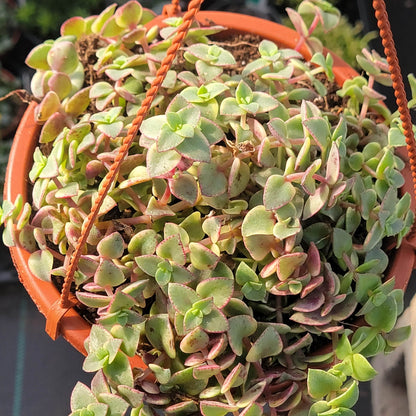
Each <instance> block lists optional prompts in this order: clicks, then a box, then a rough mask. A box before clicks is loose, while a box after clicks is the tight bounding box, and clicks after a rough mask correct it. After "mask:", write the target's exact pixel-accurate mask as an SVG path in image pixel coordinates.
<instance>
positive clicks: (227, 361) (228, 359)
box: [218, 353, 236, 371]
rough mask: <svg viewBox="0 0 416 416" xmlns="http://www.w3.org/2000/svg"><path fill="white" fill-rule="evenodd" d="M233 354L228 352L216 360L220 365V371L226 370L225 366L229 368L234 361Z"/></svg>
mask: <svg viewBox="0 0 416 416" xmlns="http://www.w3.org/2000/svg"><path fill="white" fill-rule="evenodd" d="M235 358H236V356H235V354H232V353H228V354H226V355H225V356H223V357H221V358H220V359H219V360H218V365H219V366H220V367H221V371H223V370H226V369H227V368H230V367H231V366H232V365H233V363H234V362H235Z"/></svg>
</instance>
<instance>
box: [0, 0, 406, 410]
mask: <svg viewBox="0 0 416 416" xmlns="http://www.w3.org/2000/svg"><path fill="white" fill-rule="evenodd" d="M199 3H200V2H191V4H190V9H189V11H188V13H187V14H186V15H185V17H184V19H183V21H184V23H183V25H182V26H180V29H179V30H177V27H178V24H179V23H180V22H181V21H180V20H178V18H176V17H171V18H170V19H168V20H167V21H164V19H165V17H166V16H163V17H162V16H159V17H156V18H154V19H151V18H153V17H154V16H153V15H152V13H151V12H149V11H146V10H143V9H142V8H141V6H140V5H139V4H138V3H136V2H133V1H131V2H128V3H126V4H125V5H124V6H122V7H120V8H119V9H117V10H116V6H110V7H109V8H107V9H106V10H105V11H104V12H103V13H102V14H101V15H100V16H98V17H92V18H87V19H82V18H74V19H70V20H69V21H68V22H67V23H65V24H64V25H63V28H62V34H63V37H62V38H60V39H59V40H57V41H54V42H47V43H45V44H43V45H40V46H39V47H37V48H36V49H35V50H34V51H33V52H32V53H31V55H29V57H28V64H29V65H31V66H32V67H34V68H35V69H37V74H36V75H35V77H34V80H33V81H32V88H33V93H34V95H35V96H36V97H37V102H32V104H30V106H29V107H28V109H27V111H26V113H25V115H24V117H23V118H22V121H21V123H20V125H19V128H18V131H17V133H16V137H15V141H14V144H13V148H12V151H11V154H10V160H9V166H8V172H7V177H6V186H5V195H4V196H5V200H6V201H7V202H6V203H5V205H4V206H3V216H2V217H3V222H4V223H5V225H6V231H5V234H4V240H5V242H6V244H7V245H9V246H10V250H11V254H12V257H13V261H14V263H15V266H16V269H17V271H18V273H19V277H20V279H21V281H22V283H23V285H24V286H25V288H26V290H27V291H28V293H29V294H30V296H31V297H32V299H33V300H34V302H35V303H36V305H37V307H38V309H39V310H40V312H41V313H42V314H44V315H45V316H46V318H47V332H48V333H49V334H50V335H51V336H52V337H53V338H56V336H57V335H58V334H62V335H63V336H64V337H65V338H66V339H67V340H68V341H69V342H70V343H71V344H72V345H73V346H74V347H75V348H76V349H78V350H79V351H80V352H82V353H83V354H85V355H87V358H86V361H85V364H84V369H85V370H86V371H98V373H97V376H96V377H95V379H94V380H95V382H94V383H93V387H92V391H91V390H89V388H87V387H86V386H84V385H82V384H78V385H77V386H76V388H75V390H74V393H73V400H72V402H71V403H72V410H73V414H74V415H77V414H80V412H81V411H82V409H84V408H87V409H89V410H91V409H93V408H94V409H95V410H94V412H95V411H96V412H97V413H94V414H96V415H98V414H101V413H99V412H102V411H104V410H102V409H104V408H105V409H108V408H110V409H112V406H121V407H120V408H122V409H127V407H128V406H130V407H132V408H133V409H134V410H133V412H136V413H134V414H137V415H138V414H150V413H146V412H151V410H150V409H151V408H153V407H154V408H162V407H163V408H164V409H165V410H166V414H203V415H206V416H210V415H214V414H215V415H217V414H224V415H225V414H226V413H228V412H232V413H233V414H235V415H237V414H241V415H262V414H263V412H266V407H264V408H263V406H264V404H265V403H267V404H268V406H269V410H267V411H268V412H270V414H271V415H277V414H287V413H288V412H289V413H290V415H291V416H295V415H304V414H308V411H309V409H311V410H310V412H312V413H309V414H311V415H317V414H318V413H322V412H326V411H335V410H336V409H338V411H339V412H341V413H339V414H343V415H344V414H345V415H350V414H353V413H351V410H350V407H352V406H353V405H354V404H355V401H356V398H357V397H358V396H357V395H358V387H357V386H358V382H359V381H365V380H369V379H371V378H372V377H373V376H374V370H373V369H372V367H371V366H370V364H369V363H368V361H367V359H366V357H369V356H372V355H374V354H377V353H380V352H383V351H389V350H390V349H391V348H393V347H394V346H395V345H396V344H397V343H398V342H399V341H400V340H401V339H404V338H405V336H406V334H407V333H408V328H404V329H403V328H401V329H397V330H396V329H394V324H395V321H396V318H397V315H399V314H400V313H401V310H402V308H403V306H402V296H403V290H404V289H405V288H406V285H407V282H408V279H409V277H410V274H411V271H412V269H413V263H414V237H407V236H406V235H407V234H408V232H409V230H410V229H411V227H412V222H413V213H412V211H414V202H413V201H411V200H412V198H411V197H410V194H412V192H413V188H412V181H411V177H412V174H411V171H410V170H411V169H410V167H409V165H408V164H407V162H404V161H403V160H402V159H400V158H398V157H397V156H395V154H394V152H393V149H394V148H395V147H397V146H398V145H403V144H404V140H405V138H404V135H403V132H402V130H401V128H400V126H399V124H398V120H397V117H395V116H393V115H392V114H390V112H389V111H388V110H387V109H386V108H385V107H384V106H383V105H382V104H380V98H381V97H379V95H378V94H377V93H376V92H375V91H374V90H373V89H372V83H373V81H377V80H378V81H383V82H387V81H386V80H387V75H386V72H385V66H386V64H385V62H384V60H383V59H381V58H380V57H377V56H374V55H373V56H371V55H366V56H364V57H362V58H360V62H361V64H362V66H363V68H364V70H365V71H367V73H369V78H370V81H369V82H368V81H366V80H365V79H364V78H362V77H359V76H358V74H357V73H356V72H355V71H354V70H353V69H351V68H350V67H349V66H348V65H346V64H345V63H344V62H343V61H342V60H340V59H339V58H338V57H336V56H333V55H332V54H328V51H326V50H323V53H321V52H316V50H318V49H319V44H318V43H317V41H316V40H315V39H314V38H313V37H312V36H311V34H312V31H313V25H314V24H315V25H316V24H317V23H318V21H323V22H326V24H329V25H332V23H331V22H333V21H334V20H336V19H337V17H338V14H337V11H336V9H333V8H329V9H325V10H323V9H320V8H319V7H318V6H319V2H309V1H305V2H303V5H302V6H301V8H300V9H299V12H300V13H310V12H313V13H315V20H314V22H313V24H312V26H311V28H309V30H308V28H307V27H306V26H305V23H304V22H303V20H302V17H301V16H302V15H301V14H298V13H297V12H294V11H292V12H290V13H291V18H292V20H293V22H294V24H295V27H297V28H298V29H299V30H300V33H301V35H299V33H298V32H295V31H293V30H291V29H288V28H286V27H283V26H281V25H279V24H276V23H272V22H269V21H265V20H262V19H258V18H255V17H250V16H242V15H237V14H233V13H221V12H199V13H198V14H197V17H196V19H197V21H198V22H199V26H196V25H194V26H192V27H190V26H191V22H192V18H193V16H194V15H195V13H196V12H197V9H198V4H199ZM167 10H168V9H167ZM171 11H174V12H177V11H178V10H177V6H176V5H175V3H174V4H173V5H172V6H171ZM143 25H145V26H143ZM221 26H224V27H227V30H225V31H223V30H222V28H221ZM145 27H146V29H145ZM159 27H162V29H161V30H160V29H159ZM176 31H178V32H179V33H180V34H181V35H178V36H176V37H174V36H175V33H176ZM98 33H99V34H100V37H101V39H99V37H98V36H97V34H98ZM186 33H187V38H186V39H185V46H184V47H183V51H184V52H181V55H180V59H178V60H177V61H175V62H174V63H173V66H171V65H172V62H173V60H174V57H175V56H176V54H177V53H178V49H179V46H180V43H181V41H182V38H183V37H185V34H186ZM217 33H218V34H217ZM244 34H251V35H253V34H255V35H256V36H258V39H259V41H258V42H260V41H261V39H263V41H261V42H260V43H259V45H258V47H257V48H255V49H256V50H257V51H256V55H255V56H254V57H253V58H252V59H251V61H250V62H239V63H238V65H237V63H236V62H235V58H234V57H233V55H232V53H231V52H230V50H231V51H232V50H233V48H235V46H236V45H235V42H234V45H233V44H231V45H228V49H226V47H227V44H228V43H229V39H230V38H231V39H232V38H235V37H236V36H237V35H238V36H241V35H244ZM85 35H88V36H89V37H88V38H86V37H83V36H85ZM210 35H215V36H214V39H215V40H214V41H212V42H213V43H210V44H208V45H207V44H206V43H204V42H207V41H208V38H207V36H210ZM71 36H72V37H71ZM74 37H78V40H77V41H75V38H74ZM87 39H92V41H88V40H87ZM172 39H173V40H172ZM239 42H240V43H242V44H249V43H252V42H253V41H252V40H251V41H248V40H246V39H244V38H239ZM75 45H76V46H75ZM92 45H95V48H96V49H97V48H98V49H99V50H98V52H97V55H95V52H96V51H95V50H93V51H89V49H88V48H90V47H92ZM250 46H252V45H250ZM165 56H166V57H165ZM304 59H306V61H305V60H304ZM308 61H311V62H312V64H308V63H307V62H308ZM83 64H84V65H85V67H83V66H82V65H83ZM239 65H240V66H241V67H242V68H241V69H238V66H239ZM160 68H162V69H160ZM236 68H237V69H236ZM95 72H96V73H95ZM97 74H98V75H97ZM84 78H85V81H86V82H88V81H89V80H91V79H92V80H94V81H93V82H92V84H90V85H88V83H87V84H85V83H84ZM335 84H337V85H338V86H343V87H342V88H340V92H339V93H338V95H337V94H332V95H331V98H332V99H334V100H335V101H334V105H335V106H332V105H331V104H330V103H329V101H328V100H329V97H330V95H328V94H327V92H328V91H332V89H334V88H335V87H334V86H335ZM336 97H338V98H337V99H336ZM140 105H141V107H140ZM35 119H37V120H38V123H36V122H35ZM39 138H40V142H41V143H42V144H41V148H42V149H40V148H39V147H38V146H39ZM396 154H400V155H401V156H403V152H402V151H401V150H399V151H398V153H396ZM33 158H34V160H35V162H33V161H32V159H33ZM403 159H404V160H407V157H406V156H403ZM400 171H401V172H402V173H401V174H400ZM29 172H30V173H29ZM28 176H29V177H30V181H29V180H28ZM403 178H405V181H404V180H403ZM114 180H116V181H115V182H114ZM30 182H34V185H33V186H32V185H31V184H30ZM403 182H404V185H403ZM402 185H403V186H402ZM399 188H401V189H400V192H399V191H398V189H399ZM30 194H32V196H30ZM26 201H29V202H30V203H31V204H32V205H33V208H31V206H30V205H29V203H26ZM13 204H14V205H13ZM411 234H413V233H411ZM386 253H387V254H386ZM387 263H389V264H388V267H387ZM393 277H395V279H393ZM58 287H59V289H58ZM356 312H358V314H356ZM357 316H358V317H359V319H360V320H361V322H362V324H363V326H362V327H361V328H360V329H359V330H357V331H355V333H354V334H352V331H351V330H350V328H355V324H356V322H357V321H356V319H357ZM85 318H87V319H85ZM91 321H92V322H95V323H94V324H93V325H92V327H91V324H90V323H89V322H91ZM350 335H351V336H350ZM331 340H332V341H333V342H334V345H332V342H331ZM323 347H326V349H325V348H324V349H323ZM87 353H88V354H87ZM132 368H133V369H135V370H134V380H133V372H132ZM138 368H141V372H138ZM308 368H310V369H309V371H308ZM150 375H151V376H152V377H153V380H156V384H154V385H150V384H149V383H148V381H147V380H148V377H149V376H150ZM109 385H110V386H111V394H110V389H109V387H108V386H109ZM104 391H105V392H107V393H105V394H104V395H103V392H104ZM116 394H117V395H116ZM104 396H105V397H104ZM87 398H88V400H87ZM143 398H144V402H143ZM105 406H107V407H105ZM105 411H107V410H105ZM118 411H119V412H120V413H122V414H124V413H123V412H124V410H123V411H121V410H118ZM77 412H78V413H77ZM141 412H142V413H141ZM143 412H144V413H143ZM305 412H306V413H305ZM343 412H344V413H343ZM348 412H350V413H348ZM110 413H111V412H110ZM132 414H133V413H132Z"/></svg>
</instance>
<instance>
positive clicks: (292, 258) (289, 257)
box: [276, 253, 307, 281]
mask: <svg viewBox="0 0 416 416" xmlns="http://www.w3.org/2000/svg"><path fill="white" fill-rule="evenodd" d="M306 259H307V254H306V253H290V254H284V255H283V256H280V257H278V258H277V260H278V261H277V270H276V271H277V276H278V277H279V279H280V280H281V281H284V280H286V279H287V278H288V277H290V276H291V275H292V273H293V272H294V271H295V270H296V269H297V268H298V267H299V266H301V265H302V264H303V263H305V261H306Z"/></svg>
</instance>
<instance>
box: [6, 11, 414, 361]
mask: <svg viewBox="0 0 416 416" xmlns="http://www.w3.org/2000/svg"><path fill="white" fill-rule="evenodd" d="M197 18H198V20H199V21H200V22H201V23H204V24H210V23H211V24H212V23H213V24H218V25H222V26H226V27H227V28H229V31H230V32H231V34H232V33H233V32H239V33H254V34H257V35H259V36H261V37H262V38H265V39H269V40H271V41H273V42H275V43H277V44H278V45H280V46H281V47H286V48H294V47H295V45H296V44H297V41H298V39H299V35H298V34H297V33H296V32H295V31H293V30H291V29H288V28H286V27H284V26H282V25H280V24H277V23H273V22H270V21H267V20H264V19H260V18H257V17H251V16H245V15H240V14H236V13H228V12H211V11H203V12H200V13H198V15H197ZM162 20H163V18H162V17H161V16H159V17H157V18H156V19H155V20H154V21H152V22H151V25H162ZM301 52H302V53H303V55H304V56H305V58H306V59H308V58H310V55H309V53H308V51H307V50H306V49H303V50H301ZM333 56H334V74H335V79H336V81H337V83H338V84H339V85H342V84H343V83H344V81H345V80H347V79H350V78H353V77H354V76H356V75H358V74H357V73H356V71H355V70H354V69H352V68H351V67H350V66H348V65H347V64H346V63H345V62H344V61H342V60H341V59H340V58H339V57H337V56H335V55H333ZM35 107H36V104H35V103H31V104H30V105H29V107H28V108H27V110H26V112H25V114H24V116H23V118H22V120H21V122H20V124H19V127H18V129H17V132H16V136H15V140H14V142H13V146H12V149H11V153H10V158H9V163H8V167H7V174H6V183H5V190H4V197H5V198H6V199H8V200H11V201H14V200H15V198H16V197H17V196H18V195H19V194H21V195H23V197H24V198H26V199H27V197H28V191H29V187H30V185H29V181H28V172H29V170H30V168H31V165H32V156H33V151H34V148H35V146H36V145H37V139H38V133H39V126H38V125H37V124H36V123H35V121H34V109H35ZM404 175H405V178H406V185H405V189H404V190H405V191H408V192H410V193H412V177H411V173H410V168H409V167H408V166H407V167H406V169H405V171H404ZM412 209H413V210H415V203H414V202H413V208H412ZM415 247H416V240H415V239H412V240H409V239H405V240H404V241H403V244H402V245H401V247H400V249H399V250H397V251H396V252H395V255H394V258H393V259H392V262H391V266H390V274H389V276H393V275H394V276H396V286H397V287H400V288H402V289H405V288H406V285H407V282H408V280H409V278H410V274H411V272H412V269H413V266H414V258H415ZM10 251H11V255H12V258H13V262H14V264H15V267H16V269H17V272H18V274H19V278H20V280H21V282H22V284H23V285H24V287H25V289H26V290H27V292H28V293H29V295H30V296H31V298H32V299H33V301H34V303H35V304H36V306H37V307H38V309H39V311H40V312H41V313H42V314H43V315H45V316H47V315H48V313H49V311H50V310H51V308H53V307H54V305H56V304H57V302H58V301H59V297H60V293H59V291H58V290H57V288H56V287H55V286H54V285H53V284H52V283H48V282H44V281H41V280H39V279H37V278H36V277H35V276H34V275H33V274H32V273H31V272H30V270H29V268H28V258H29V253H28V252H26V251H25V250H23V249H21V248H19V247H11V248H10ZM89 332H90V324H89V323H87V322H86V321H85V320H84V319H83V318H82V317H81V316H80V315H79V314H78V313H77V312H76V310H75V309H70V310H69V311H68V312H67V313H66V314H65V315H64V316H63V318H62V319H61V321H60V333H61V335H63V337H64V338H65V339H66V340H67V341H68V342H70V343H71V344H72V345H73V346H74V347H75V348H76V349H77V350H79V351H80V352H81V353H83V354H84V355H85V354H86V351H85V348H84V341H85V339H86V338H87V336H88V335H89ZM136 358H137V360H134V362H133V363H132V365H133V366H137V367H144V366H145V365H144V363H143V362H142V361H141V360H140V359H138V357H136Z"/></svg>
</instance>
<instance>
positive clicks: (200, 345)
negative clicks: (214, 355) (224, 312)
mask: <svg viewBox="0 0 416 416" xmlns="http://www.w3.org/2000/svg"><path fill="white" fill-rule="evenodd" d="M208 343H209V336H208V334H207V333H206V332H205V331H204V330H202V329H201V328H199V327H197V328H195V329H193V330H192V331H191V332H189V333H188V334H186V336H185V338H183V339H182V341H181V343H180V348H181V350H182V351H183V352H184V353H186V354H191V353H195V352H197V351H200V350H202V349H204V348H206V347H207V346H208Z"/></svg>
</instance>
